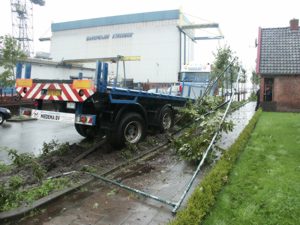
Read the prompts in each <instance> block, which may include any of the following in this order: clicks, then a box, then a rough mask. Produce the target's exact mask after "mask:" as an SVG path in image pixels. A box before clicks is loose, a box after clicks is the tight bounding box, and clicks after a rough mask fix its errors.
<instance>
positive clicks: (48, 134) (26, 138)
mask: <svg viewBox="0 0 300 225" xmlns="http://www.w3.org/2000/svg"><path fill="white" fill-rule="evenodd" d="M51 140H57V141H58V142H59V143H65V142H69V143H75V142H80V141H81V140H83V137H82V136H80V135H79V134H78V133H77V132H76V130H75V127H74V124H73V123H61V122H53V121H43V120H35V121H25V122H4V123H3V124H2V125H1V126H0V162H1V161H2V162H5V163H9V159H8V155H7V151H5V148H9V149H16V150H17V151H18V152H19V153H24V152H30V153H33V154H35V155H38V154H40V153H41V148H42V146H43V143H44V142H46V143H49V142H50V141H51Z"/></svg>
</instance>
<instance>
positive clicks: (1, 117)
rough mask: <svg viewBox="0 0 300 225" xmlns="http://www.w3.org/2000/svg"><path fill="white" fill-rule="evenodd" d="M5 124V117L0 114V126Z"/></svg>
mask: <svg viewBox="0 0 300 225" xmlns="http://www.w3.org/2000/svg"><path fill="white" fill-rule="evenodd" d="M3 122H4V115H3V114H2V113H0V125H1V124H2V123H3Z"/></svg>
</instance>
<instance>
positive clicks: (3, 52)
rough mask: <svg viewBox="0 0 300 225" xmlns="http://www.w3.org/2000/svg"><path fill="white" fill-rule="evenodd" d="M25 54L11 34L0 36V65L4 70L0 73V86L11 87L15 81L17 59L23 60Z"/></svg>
mask: <svg viewBox="0 0 300 225" xmlns="http://www.w3.org/2000/svg"><path fill="white" fill-rule="evenodd" d="M26 57H27V56H26V54H25V53H24V52H23V51H22V49H21V47H20V46H19V45H18V43H17V40H16V39H14V38H13V37H11V36H8V35H6V36H0V66H1V67H3V68H4V72H3V73H1V74H0V87H11V86H13V85H14V82H15V73H14V68H15V65H16V63H17V61H18V60H24V59H25V58H26Z"/></svg>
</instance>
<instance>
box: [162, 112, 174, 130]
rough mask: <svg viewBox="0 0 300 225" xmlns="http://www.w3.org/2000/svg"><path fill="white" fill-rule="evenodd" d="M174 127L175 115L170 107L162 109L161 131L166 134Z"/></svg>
mask: <svg viewBox="0 0 300 225" xmlns="http://www.w3.org/2000/svg"><path fill="white" fill-rule="evenodd" d="M173 126H174V113H173V110H172V109H171V108H170V107H164V108H162V110H161V112H160V117H159V129H160V131H161V132H165V131H167V130H169V129H170V128H172V127H173Z"/></svg>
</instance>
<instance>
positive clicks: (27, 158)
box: [8, 149, 45, 181]
mask: <svg viewBox="0 0 300 225" xmlns="http://www.w3.org/2000/svg"><path fill="white" fill-rule="evenodd" d="M8 156H9V157H10V159H11V160H12V163H13V165H14V166H16V167H19V168H21V167H26V166H27V167H29V168H31V169H32V173H33V175H34V177H35V178H36V179H37V180H38V181H41V180H42V179H43V177H44V176H45V169H44V168H43V167H42V166H41V165H40V164H39V163H38V162H37V160H36V158H35V157H34V156H33V155H32V154H29V153H21V154H19V153H18V152H17V150H14V149H10V150H8Z"/></svg>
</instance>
